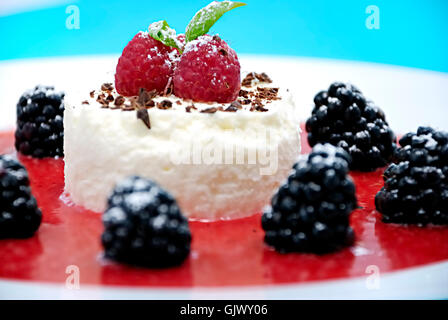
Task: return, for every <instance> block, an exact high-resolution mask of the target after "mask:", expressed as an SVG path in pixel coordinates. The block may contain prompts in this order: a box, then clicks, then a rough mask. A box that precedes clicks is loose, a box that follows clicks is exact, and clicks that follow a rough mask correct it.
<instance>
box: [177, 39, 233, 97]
mask: <svg viewBox="0 0 448 320" xmlns="http://www.w3.org/2000/svg"><path fill="white" fill-rule="evenodd" d="M173 83H174V93H175V95H176V96H178V97H181V98H185V99H191V100H194V101H202V102H220V103H226V102H232V101H234V100H235V99H236V98H237V97H238V93H239V91H240V87H241V79H240V63H239V61H238V57H237V55H236V52H235V51H234V50H233V49H232V48H230V47H229V46H228V45H227V43H226V42H225V41H223V40H221V39H220V38H219V37H218V36H213V37H212V36H210V35H204V36H201V37H199V38H197V39H196V40H193V41H191V42H189V43H187V45H186V46H185V51H184V53H183V54H182V56H181V58H180V61H179V63H178V65H177V67H176V69H175V70H174V78H173Z"/></svg>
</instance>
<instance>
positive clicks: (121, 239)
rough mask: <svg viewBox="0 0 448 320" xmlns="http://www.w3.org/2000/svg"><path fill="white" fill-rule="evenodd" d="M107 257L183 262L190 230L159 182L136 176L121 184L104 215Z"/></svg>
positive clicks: (148, 263) (150, 263)
mask: <svg viewBox="0 0 448 320" xmlns="http://www.w3.org/2000/svg"><path fill="white" fill-rule="evenodd" d="M103 223H104V227H105V230H104V233H103V235H102V243H103V246H104V249H105V256H106V257H108V258H110V259H113V260H116V261H119V262H124V263H127V264H132V265H137V266H143V267H152V268H162V267H170V266H176V265H180V264H181V263H182V262H183V261H184V260H185V259H186V258H187V256H188V254H189V252H190V243H191V233H190V229H189V226H188V221H187V219H186V218H185V217H184V216H183V215H182V213H181V211H180V209H179V207H178V205H177V203H176V200H175V199H174V198H173V197H172V196H171V195H170V194H169V193H168V192H166V191H165V190H163V189H162V188H161V187H160V186H158V185H157V184H156V183H154V182H152V181H151V180H147V179H144V178H141V177H137V176H133V177H129V178H126V179H125V180H123V181H121V182H120V183H118V184H117V185H116V186H115V188H114V190H113V192H112V194H111V195H110V197H109V199H108V208H107V210H106V211H105V213H104V215H103Z"/></svg>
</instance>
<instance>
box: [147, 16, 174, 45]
mask: <svg viewBox="0 0 448 320" xmlns="http://www.w3.org/2000/svg"><path fill="white" fill-rule="evenodd" d="M148 31H149V35H150V36H151V37H152V38H154V39H156V40H158V41H160V42H162V43H163V44H164V45H167V46H169V47H173V48H176V49H178V50H179V51H180V52H181V53H182V50H181V47H182V44H181V43H180V42H179V41H178V40H177V36H176V31H175V30H174V29H171V28H170V26H169V25H168V23H167V22H166V21H165V20H161V21H157V22H154V23H151V24H150V25H149V28H148Z"/></svg>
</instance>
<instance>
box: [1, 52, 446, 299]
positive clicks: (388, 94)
mask: <svg viewBox="0 0 448 320" xmlns="http://www.w3.org/2000/svg"><path fill="white" fill-rule="evenodd" d="M116 60H117V57H116V56H92V57H71V58H52V59H32V60H15V61H3V62H0V99H1V104H0V129H1V130H3V129H8V128H13V127H14V122H15V105H16V103H17V100H18V98H19V97H20V95H21V94H22V93H23V91H25V90H26V89H30V88H33V87H34V86H35V85H36V84H48V85H55V86H56V89H59V90H63V91H70V90H71V89H73V88H76V89H82V90H86V92H89V91H90V90H91V89H92V88H97V87H98V86H100V85H101V84H102V83H103V82H105V81H106V80H110V79H112V78H113V71H114V66H115V64H116ZM240 60H241V65H242V68H243V70H245V71H257V72H261V71H264V72H266V73H268V74H269V75H270V76H271V77H272V78H273V79H274V80H276V81H278V82H279V83H280V84H281V85H282V86H286V87H289V88H290V89H291V91H292V92H293V94H294V95H295V97H296V101H297V103H298V105H299V106H300V114H301V116H302V119H304V120H305V119H306V117H307V116H308V115H309V113H310V110H311V107H312V102H313V97H314V95H315V94H316V93H317V92H318V91H320V90H323V89H326V88H327V87H328V86H329V84H330V83H332V82H333V81H349V82H352V83H353V84H355V85H356V86H358V87H359V88H360V89H361V90H362V91H363V93H364V94H365V95H366V96H367V97H368V98H370V99H371V100H373V101H375V103H376V104H377V105H378V106H380V107H381V108H383V110H384V111H385V112H386V115H387V119H388V120H389V124H390V125H391V127H392V128H393V129H394V130H395V131H396V132H399V133H404V132H407V131H415V130H416V129H417V127H418V126H419V125H431V126H433V127H435V128H439V129H444V130H448V121H447V119H448V105H447V103H446V98H445V90H446V89H447V88H448V75H447V74H444V73H437V72H432V71H424V70H418V69H410V68H403V67H393V66H385V65H380V64H370V63H360V62H347V61H344V62H342V61H336V60H324V59H309V58H307V59H304V58H279V57H262V56H242V57H241V59H240ZM368 276H369V274H366V276H365V277H361V278H355V279H353V278H352V279H349V280H335V281H319V282H314V283H307V284H300V285H275V286H264V287H244V288H225V289H223V288H219V289H218V288H209V289H202V288H194V289H156V290H155V289H135V288H124V287H119V288H118V287H95V286H83V285H82V284H81V289H80V290H70V289H67V288H66V287H65V286H63V285H54V284H43V283H30V282H23V281H10V280H0V299H22V298H24V299H45V298H63V299H71V298H74V299H77V298H88V299H102V298H106V299H110V298H111V299H117V298H118V299H141V298H143V299H215V298H231V299H265V298H266V299H289V298H294V299H304V298H307V299H318V298H322V299H332V298H336V299H343V298H347V299H370V298H373V299H376V298H381V299H388V298H405V299H414V298H448V262H442V263H436V264H431V265H428V266H424V267H418V268H412V269H408V270H404V271H398V272H393V273H388V274H385V275H382V276H381V278H380V287H379V288H376V289H369V288H368V287H369V286H368V285H367V282H368Z"/></svg>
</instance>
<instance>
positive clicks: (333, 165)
mask: <svg viewBox="0 0 448 320" xmlns="http://www.w3.org/2000/svg"><path fill="white" fill-rule="evenodd" d="M350 161H351V159H350V156H349V155H348V153H346V152H345V151H344V150H343V149H342V148H339V147H334V146H332V145H330V144H324V145H321V144H318V145H316V146H315V147H314V148H313V150H312V152H311V154H310V155H309V156H304V157H303V158H301V159H300V160H299V162H297V163H296V164H295V165H294V167H293V171H292V173H291V174H290V176H289V177H288V179H287V180H286V182H285V183H284V184H283V185H282V186H280V188H279V189H278V191H277V193H276V194H275V195H274V196H273V197H272V201H271V206H270V207H268V208H266V209H265V211H264V213H263V216H262V227H263V229H264V230H265V231H266V234H265V242H266V243H267V244H269V245H271V246H273V247H274V248H275V249H276V250H278V251H280V252H293V251H298V252H313V253H326V252H331V251H335V250H338V249H340V248H342V247H345V246H348V245H351V244H352V243H353V241H354V232H353V229H352V228H351V227H350V225H349V216H350V214H351V212H352V211H353V210H354V209H355V208H356V204H357V200H356V195H355V185H354V183H353V181H352V179H351V178H350V177H349V176H348V175H347V173H348V166H349V163H350Z"/></svg>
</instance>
